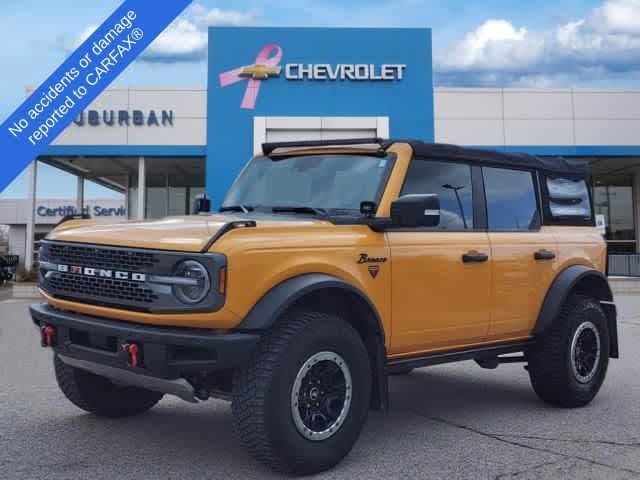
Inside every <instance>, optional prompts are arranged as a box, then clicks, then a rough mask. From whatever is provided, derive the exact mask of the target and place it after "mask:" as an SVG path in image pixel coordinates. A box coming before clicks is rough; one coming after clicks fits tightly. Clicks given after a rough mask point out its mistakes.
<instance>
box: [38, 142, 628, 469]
mask: <svg viewBox="0 0 640 480" xmlns="http://www.w3.org/2000/svg"><path fill="white" fill-rule="evenodd" d="M588 179H589V171H588V167H587V164H586V163H583V162H582V161H579V160H574V159H548V158H537V157H533V156H528V155H512V154H505V153H498V152H490V151H482V150H474V149H466V148H460V147H455V146H449V145H439V144H425V143H422V142H415V141H384V140H379V139H367V140H352V141H349V140H340V141H324V142H297V143H296V142H292V143H280V144H265V145H264V146H263V154H262V155H259V156H257V157H255V158H254V159H252V160H251V161H250V162H249V164H248V165H247V166H246V167H245V169H244V170H243V171H242V173H241V174H240V175H239V177H238V179H237V180H236V182H235V183H234V185H233V186H232V188H231V190H230V192H229V193H228V195H227V197H226V199H225V200H224V202H223V203H222V206H221V208H220V209H219V212H218V213H215V214H211V213H208V212H202V211H200V213H198V214H194V215H191V216H184V217H177V218H165V219H160V220H150V221H130V222H124V223H115V224H104V223H97V222H95V221H93V220H91V219H83V218H72V219H68V220H67V221H65V222H63V223H61V224H60V225H59V226H57V228H55V229H54V230H53V231H52V232H51V233H50V234H49V235H48V237H47V239H46V240H45V241H43V242H42V246H41V249H40V257H39V267H38V268H39V282H40V283H39V286H40V289H41V293H42V295H43V296H44V299H45V302H44V303H41V304H37V305H32V306H31V315H32V318H33V321H34V323H35V324H36V326H37V327H38V329H39V332H40V337H41V343H42V345H43V346H44V347H47V348H50V349H52V351H53V354H54V355H53V358H54V366H55V374H56V378H57V382H58V384H59V386H60V389H61V390H62V393H64V395H65V396H66V397H67V398H68V399H69V400H70V401H71V402H72V403H73V404H75V405H76V406H78V407H79V408H81V409H83V410H85V411H88V412H91V413H93V414H96V415H100V416H104V417H125V416H130V415H137V414H140V413H143V412H145V411H147V410H148V409H150V408H152V407H153V406H154V405H155V404H156V403H158V401H159V400H160V399H161V398H162V397H163V395H164V394H173V395H175V396H177V397H180V398H182V399H184V400H187V401H189V402H199V401H202V400H206V399H207V398H210V397H214V398H223V399H229V400H231V407H232V413H233V417H234V422H235V425H236V427H237V431H238V434H239V437H240V439H241V440H242V442H243V443H244V444H245V445H246V446H247V447H248V449H249V451H250V452H251V453H252V454H253V455H254V456H255V457H256V458H257V459H259V460H260V461H262V462H264V463H266V464H267V465H269V466H270V467H272V468H274V469H276V470H278V471H284V472H289V473H294V474H309V473H313V472H319V471H322V470H325V469H328V468H330V467H332V466H334V465H336V464H337V463H338V462H339V461H340V460H341V459H342V458H343V457H344V456H345V455H347V454H348V452H349V451H350V450H351V448H352V446H353V445H354V443H355V442H356V440H357V438H358V436H359V434H360V431H361V429H362V427H363V424H364V423H365V420H366V418H367V413H368V410H369V409H381V410H385V409H387V408H388V404H389V400H388V387H387V382H388V376H389V375H394V374H407V373H409V372H410V371H411V370H412V369H415V368H420V367H425V366H429V365H434V364H442V363H447V362H455V361H462V360H475V362H477V364H478V365H479V366H480V367H483V368H490V369H491V368H496V367H498V366H499V365H500V364H501V363H515V362H522V363H523V364H524V365H525V368H526V370H527V371H528V374H529V376H530V379H531V383H532V385H533V389H534V390H535V392H536V393H537V395H538V396H539V397H540V398H541V399H542V400H544V401H545V402H547V403H549V404H552V405H555V406H559V407H568V408H573V407H581V406H584V405H586V404H588V403H589V402H590V401H591V400H592V399H593V398H594V396H595V395H596V394H597V392H598V390H600V387H601V386H602V384H603V381H604V379H605V374H606V372H607V366H608V363H609V359H610V358H617V357H618V339H617V327H616V308H615V305H614V303H613V296H612V292H611V289H610V288H609V285H608V282H607V278H606V277H605V275H604V273H603V272H604V271H605V261H606V260H605V258H606V248H605V243H604V241H603V239H602V237H601V235H600V234H599V233H598V231H597V229H596V228H595V226H594V212H593V205H592V199H591V193H590V189H589V186H588ZM207 203H208V201H207V199H200V200H199V202H198V204H199V208H198V209H199V210H207V208H206V206H207Z"/></svg>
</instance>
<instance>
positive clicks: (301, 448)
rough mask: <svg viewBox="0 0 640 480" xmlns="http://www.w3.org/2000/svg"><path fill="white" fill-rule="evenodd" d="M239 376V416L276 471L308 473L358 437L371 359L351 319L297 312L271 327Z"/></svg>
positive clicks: (250, 443) (243, 434) (254, 448)
mask: <svg viewBox="0 0 640 480" xmlns="http://www.w3.org/2000/svg"><path fill="white" fill-rule="evenodd" d="M316 382H317V386H316ZM233 383H234V387H233V402H232V411H233V416H234V422H235V426H236V429H237V431H238V433H239V435H240V438H241V440H242V442H243V443H244V444H245V446H246V447H247V448H248V449H249V451H250V453H251V454H252V455H253V456H254V457H255V458H256V459H258V460H259V461H261V462H262V463H264V464H266V465H268V466H269V467H271V468H272V469H274V470H276V471H279V472H285V473H290V474H298V475H306V474H312V473H317V472H321V471H324V470H327V469H329V468H331V467H333V466H334V465H336V464H337V463H338V462H340V461H341V460H342V459H343V458H344V457H345V456H346V455H347V454H348V453H349V451H350V450H351V448H352V447H353V445H354V443H355V442H356V440H357V439H358V436H359V435H360V431H361V430H362V427H363V425H364V423H365V421H366V418H367V414H368V410H369V402H370V396H371V367H370V364H369V357H368V355H367V350H366V349H365V346H364V344H363V343H362V340H361V339H360V336H359V335H358V333H357V332H356V331H355V330H354V329H353V328H352V327H351V326H350V325H349V324H348V323H346V322H345V321H343V320H341V319H340V318H339V317H336V316H334V315H328V314H325V313H319V312H310V311H303V312H293V313H289V314H285V315H284V316H283V318H281V319H280V320H279V322H278V323H277V324H276V326H275V327H273V329H272V330H271V331H269V332H268V333H266V334H265V336H264V337H263V339H262V340H261V343H260V346H259V348H258V350H257V351H256V352H255V353H254V355H253V357H252V359H251V361H250V362H249V364H248V365H247V366H246V367H245V368H243V369H240V370H238V371H237V372H235V376H234V382H233ZM314 403H315V405H314Z"/></svg>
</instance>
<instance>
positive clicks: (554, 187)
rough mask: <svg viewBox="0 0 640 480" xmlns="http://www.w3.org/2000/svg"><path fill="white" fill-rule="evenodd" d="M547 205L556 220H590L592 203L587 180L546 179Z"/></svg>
mask: <svg viewBox="0 0 640 480" xmlns="http://www.w3.org/2000/svg"><path fill="white" fill-rule="evenodd" d="M546 187H547V194H548V198H547V204H548V208H549V213H551V217H552V218H553V219H555V220H563V219H566V220H578V221H579V220H590V219H591V216H592V214H591V203H590V201H589V190H588V187H587V182H586V181H585V180H571V179H568V178H561V177H546Z"/></svg>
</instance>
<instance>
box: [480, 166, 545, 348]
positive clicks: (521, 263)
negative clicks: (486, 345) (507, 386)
mask: <svg viewBox="0 0 640 480" xmlns="http://www.w3.org/2000/svg"><path fill="white" fill-rule="evenodd" d="M482 174H483V175H482V176H483V180H484V191H485V196H486V205H487V226H488V231H489V241H490V243H491V259H492V270H493V271H492V291H491V303H492V305H493V308H492V314H491V317H492V318H491V328H490V330H489V339H490V340H508V339H516V338H521V337H526V336H528V335H529V333H530V331H531V329H532V328H533V326H534V324H535V322H536V319H537V317H538V313H539V311H540V308H541V306H542V302H543V301H544V298H545V295H546V293H547V290H548V288H549V286H550V285H551V282H553V279H554V278H555V270H556V265H557V261H558V260H557V255H558V247H557V244H556V239H555V236H554V235H553V233H552V232H551V231H550V229H549V228H546V229H545V228H544V227H541V214H540V201H539V190H538V188H537V179H536V176H535V173H534V172H531V171H527V170H512V169H506V168H492V167H482Z"/></svg>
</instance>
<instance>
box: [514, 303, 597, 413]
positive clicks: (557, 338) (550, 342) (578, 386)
mask: <svg viewBox="0 0 640 480" xmlns="http://www.w3.org/2000/svg"><path fill="white" fill-rule="evenodd" d="M527 359H528V361H529V376H530V378H531V384H532V385H533V389H534V390H535V392H536V393H537V394H538V396H539V397H540V398H541V399H542V400H544V401H545V402H547V403H549V404H551V405H555V406H559V407H565V408H576V407H583V406H585V405H587V404H589V403H590V402H591V401H592V400H593V398H594V397H595V396H596V394H597V393H598V391H599V390H600V387H601V386H602V383H603V382H604V379H605V376H606V373H607V367H608V365H609V330H608V326H607V318H606V316H605V314H604V312H603V311H602V308H601V307H600V302H599V301H597V300H596V299H594V298H591V297H587V296H583V295H572V296H571V297H569V299H568V300H567V302H566V304H565V305H564V307H563V308H562V311H561V313H560V315H559V317H558V318H557V319H555V320H554V323H553V326H552V327H551V329H550V331H549V332H548V333H547V334H545V336H544V337H542V338H540V339H539V340H538V341H537V343H536V345H535V346H534V347H533V348H532V349H531V350H530V351H529V352H527Z"/></svg>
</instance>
